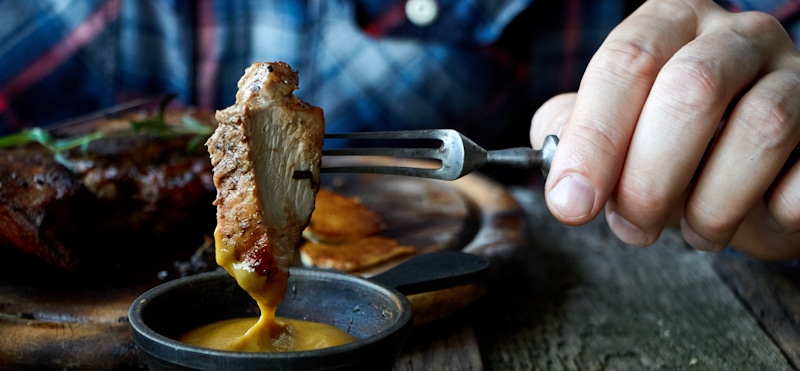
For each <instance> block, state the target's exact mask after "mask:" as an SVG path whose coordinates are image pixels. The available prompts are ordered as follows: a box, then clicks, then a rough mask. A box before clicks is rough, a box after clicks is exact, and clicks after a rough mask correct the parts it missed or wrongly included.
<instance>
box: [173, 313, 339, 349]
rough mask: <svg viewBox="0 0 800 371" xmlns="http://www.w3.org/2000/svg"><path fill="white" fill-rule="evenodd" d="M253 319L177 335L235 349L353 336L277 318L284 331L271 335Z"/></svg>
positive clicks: (312, 344) (318, 345)
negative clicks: (274, 335)
mask: <svg viewBox="0 0 800 371" xmlns="http://www.w3.org/2000/svg"><path fill="white" fill-rule="evenodd" d="M257 320H258V319H257V318H255V317H253V318H234V319H229V320H224V321H219V322H214V323H211V324H208V325H205V326H201V327H198V328H196V329H194V330H191V331H189V332H187V333H186V334H184V335H182V336H181V337H180V338H178V340H179V341H182V342H184V343H187V344H191V345H196V346H199V347H203V348H210V349H218V350H231V351H239V352H289V351H303V350H314V349H322V348H328V347H333V346H337V345H342V344H347V343H350V342H352V341H354V340H355V338H354V337H353V336H352V335H350V334H348V333H346V332H344V331H342V330H340V329H338V328H336V327H334V326H330V325H326V324H322V323H316V322H309V321H302V320H296V319H288V318H282V317H278V318H277V322H278V324H280V325H282V326H283V327H284V328H285V329H286V331H285V332H283V333H281V334H280V335H279V336H277V337H273V336H272V335H271V334H270V331H265V329H264V328H263V327H261V326H258V322H257Z"/></svg>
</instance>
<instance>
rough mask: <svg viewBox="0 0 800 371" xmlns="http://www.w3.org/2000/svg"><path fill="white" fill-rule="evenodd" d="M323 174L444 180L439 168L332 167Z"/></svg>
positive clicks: (324, 170)
mask: <svg viewBox="0 0 800 371" xmlns="http://www.w3.org/2000/svg"><path fill="white" fill-rule="evenodd" d="M320 171H321V172H323V173H361V174H385V175H402V176H413V177H420V178H432V179H444V178H442V177H441V175H439V173H440V172H441V169H440V168H430V169H428V168H420V167H407V166H380V165H357V166H332V167H322V168H321V169H320Z"/></svg>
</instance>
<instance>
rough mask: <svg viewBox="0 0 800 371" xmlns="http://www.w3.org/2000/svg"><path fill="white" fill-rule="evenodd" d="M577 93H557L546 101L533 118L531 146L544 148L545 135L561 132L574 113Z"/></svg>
mask: <svg viewBox="0 0 800 371" xmlns="http://www.w3.org/2000/svg"><path fill="white" fill-rule="evenodd" d="M576 96H577V95H576V94H575V93H565V94H560V95H556V96H555V97H552V98H550V99H549V100H548V101H546V102H544V104H542V106H541V107H539V109H538V110H536V113H534V114H533V118H531V130H530V138H531V146H532V147H533V148H535V149H540V148H542V144H543V143H544V139H545V137H547V136H548V135H550V134H556V135H559V134H561V128H562V127H563V126H564V124H566V123H567V120H569V117H570V115H572V108H573V107H574V106H575V97H576Z"/></svg>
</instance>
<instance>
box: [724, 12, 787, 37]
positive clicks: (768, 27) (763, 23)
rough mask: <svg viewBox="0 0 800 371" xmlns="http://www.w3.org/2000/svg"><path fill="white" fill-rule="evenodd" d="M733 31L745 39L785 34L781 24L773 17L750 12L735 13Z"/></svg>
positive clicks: (733, 15)
mask: <svg viewBox="0 0 800 371" xmlns="http://www.w3.org/2000/svg"><path fill="white" fill-rule="evenodd" d="M732 17H733V21H734V22H733V27H732V29H733V31H734V32H736V33H738V34H739V35H742V36H744V37H747V38H750V37H752V36H762V35H775V34H785V33H786V31H785V29H784V28H783V26H782V25H781V23H780V22H779V21H778V20H777V19H776V18H775V17H773V16H772V15H770V14H767V13H763V12H757V11H750V12H741V13H733V14H732Z"/></svg>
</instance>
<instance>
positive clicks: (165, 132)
mask: <svg viewBox="0 0 800 371" xmlns="http://www.w3.org/2000/svg"><path fill="white" fill-rule="evenodd" d="M174 97H175V95H169V96H167V97H166V98H164V99H163V100H162V101H161V103H160V105H159V109H158V114H157V115H156V116H155V117H153V118H146V119H144V120H132V121H131V122H130V129H128V130H118V131H115V132H105V133H104V132H92V133H88V134H82V135H77V136H73V137H69V138H54V137H53V136H52V135H51V134H50V133H49V132H47V131H46V130H43V129H41V128H31V129H26V130H23V131H20V132H18V133H14V134H10V135H7V136H4V137H0V148H10V147H16V146H20V145H24V144H28V143H39V144H41V145H42V146H43V147H45V148H46V149H48V150H50V151H51V152H53V155H54V157H55V159H56V161H58V162H60V163H61V164H63V165H65V166H67V167H68V168H71V166H70V165H69V161H68V160H67V159H66V157H64V154H65V153H66V152H67V151H70V150H72V149H75V148H80V149H81V153H84V154H85V153H87V151H88V148H89V143H91V142H93V141H95V140H98V139H100V138H105V137H131V136H136V135H152V136H155V137H157V138H170V137H175V136H181V135H191V136H192V137H191V138H190V139H189V141H188V143H187V144H186V151H187V152H191V151H193V150H194V149H195V148H196V147H197V146H198V145H199V144H200V143H202V142H203V141H204V140H205V139H206V138H208V136H209V135H211V133H212V132H213V131H214V129H213V128H212V127H210V126H208V125H204V124H203V123H201V122H200V121H198V120H197V119H195V118H194V117H191V116H189V115H184V116H183V117H182V118H181V125H169V124H167V122H166V121H165V114H166V110H167V106H168V105H169V102H170V101H171V100H172V99H173V98H174Z"/></svg>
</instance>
